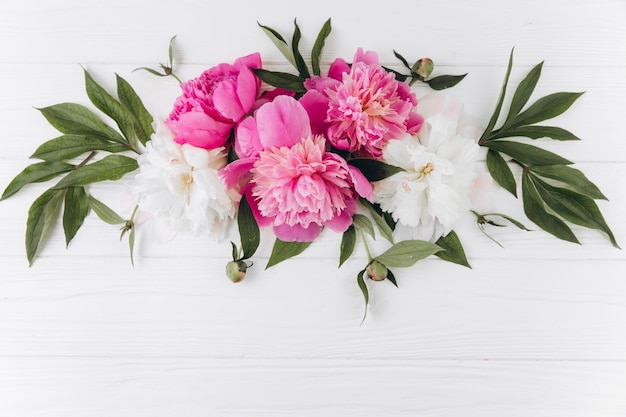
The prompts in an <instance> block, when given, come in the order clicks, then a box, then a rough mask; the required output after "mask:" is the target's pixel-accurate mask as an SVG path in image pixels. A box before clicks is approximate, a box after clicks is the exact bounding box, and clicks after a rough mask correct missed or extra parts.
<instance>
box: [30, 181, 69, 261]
mask: <svg viewBox="0 0 626 417" xmlns="http://www.w3.org/2000/svg"><path fill="white" fill-rule="evenodd" d="M64 194H65V190H54V189H50V190H47V191H46V192H44V193H43V194H42V195H41V196H39V198H37V199H36V200H35V202H34V203H33V204H32V205H31V206H30V209H29V210H28V220H27V221H26V258H27V259H28V264H29V265H32V264H33V262H34V260H35V256H37V252H38V250H39V246H40V245H41V243H42V242H43V240H44V238H45V237H46V234H47V231H48V230H49V228H50V226H51V225H52V223H54V220H55V219H56V217H57V215H58V213H59V207H60V205H61V201H62V200H63V195H64Z"/></svg>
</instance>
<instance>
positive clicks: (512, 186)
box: [487, 149, 517, 197]
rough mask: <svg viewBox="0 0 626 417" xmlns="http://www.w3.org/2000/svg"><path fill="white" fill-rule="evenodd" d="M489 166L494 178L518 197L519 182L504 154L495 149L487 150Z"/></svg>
mask: <svg viewBox="0 0 626 417" xmlns="http://www.w3.org/2000/svg"><path fill="white" fill-rule="evenodd" d="M487 168H488V169H489V173H490V174H491V176H492V177H493V179H494V180H496V182H497V183H498V184H500V186H501V187H502V188H504V189H505V190H507V191H508V192H510V193H511V194H513V195H514V196H515V197H517V183H516V182H515V177H514V176H513V172H511V168H510V167H509V165H508V164H507V163H506V161H505V160H504V158H503V157H502V155H500V154H499V153H498V152H496V151H494V150H493V149H489V151H487Z"/></svg>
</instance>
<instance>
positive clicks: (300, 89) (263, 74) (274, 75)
mask: <svg viewBox="0 0 626 417" xmlns="http://www.w3.org/2000/svg"><path fill="white" fill-rule="evenodd" d="M251 70H252V71H253V72H254V74H255V75H256V76H257V77H259V78H260V79H261V80H262V81H263V82H264V83H266V84H269V85H271V86H274V87H278V88H284V89H285V90H289V91H295V92H296V93H305V92H306V88H305V87H304V79H303V78H301V77H298V76H297V75H293V74H289V73H286V72H277V71H267V70H264V69H261V68H251Z"/></svg>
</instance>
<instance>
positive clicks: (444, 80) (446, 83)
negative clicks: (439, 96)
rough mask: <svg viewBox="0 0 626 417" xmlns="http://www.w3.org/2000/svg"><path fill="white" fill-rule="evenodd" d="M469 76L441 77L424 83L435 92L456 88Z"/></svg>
mask: <svg viewBox="0 0 626 417" xmlns="http://www.w3.org/2000/svg"><path fill="white" fill-rule="evenodd" d="M466 76H467V74H462V75H440V76H438V77H433V78H431V79H430V80H425V81H424V82H425V83H426V84H428V85H429V87H430V88H432V89H433V90H437V91H439V90H445V89H446V88H450V87H454V86H455V85H457V84H458V83H460V82H461V81H462V80H463V78H465V77H466Z"/></svg>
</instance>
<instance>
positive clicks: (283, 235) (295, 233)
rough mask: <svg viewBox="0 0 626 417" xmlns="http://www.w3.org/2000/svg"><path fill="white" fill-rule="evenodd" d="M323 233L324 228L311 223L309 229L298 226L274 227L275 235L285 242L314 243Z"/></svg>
mask: <svg viewBox="0 0 626 417" xmlns="http://www.w3.org/2000/svg"><path fill="white" fill-rule="evenodd" d="M320 233H322V226H320V225H318V224H316V223H310V224H309V226H308V227H304V226H302V225H299V224H296V225H293V226H289V225H288V224H281V225H280V226H274V234H275V235H276V237H277V238H279V239H280V240H282V241H284V242H312V241H314V240H315V239H317V237H318V236H319V235H320Z"/></svg>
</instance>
